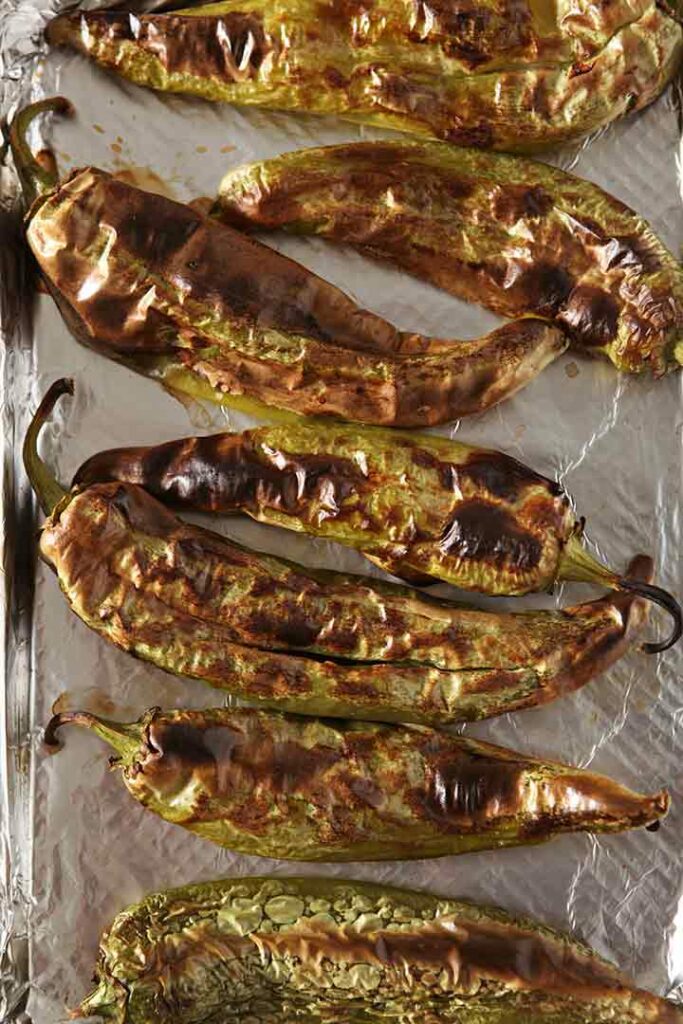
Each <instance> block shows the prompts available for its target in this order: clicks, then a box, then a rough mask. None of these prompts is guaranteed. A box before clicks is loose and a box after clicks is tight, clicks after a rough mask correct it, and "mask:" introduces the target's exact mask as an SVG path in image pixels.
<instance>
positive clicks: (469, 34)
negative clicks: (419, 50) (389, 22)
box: [409, 0, 531, 68]
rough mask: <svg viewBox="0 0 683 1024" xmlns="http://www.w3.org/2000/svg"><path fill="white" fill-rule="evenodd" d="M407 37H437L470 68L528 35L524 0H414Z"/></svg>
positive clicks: (424, 39)
mask: <svg viewBox="0 0 683 1024" xmlns="http://www.w3.org/2000/svg"><path fill="white" fill-rule="evenodd" d="M414 6H415V15H414V25H415V27H414V28H413V30H412V32H410V33H409V38H410V39H411V40H414V41H421V42H432V41H436V40H438V42H439V43H440V44H441V46H442V48H443V51H444V53H446V54H447V55H448V56H449V57H454V58H455V59H457V60H460V61H462V62H463V63H464V64H466V65H468V66H469V67H470V68H476V67H478V66H479V65H480V64H484V63H486V61H488V60H490V59H491V57H492V56H494V55H496V56H498V55H500V54H501V53H505V52H506V51H508V50H511V49H518V48H519V47H521V46H524V45H525V44H527V43H528V42H529V41H530V39H531V16H530V12H529V6H528V4H527V2H526V0H504V2H503V3H502V4H501V5H500V7H499V8H496V7H493V6H485V5H483V4H481V3H476V2H473V0H417V3H416V4H415V5H414Z"/></svg>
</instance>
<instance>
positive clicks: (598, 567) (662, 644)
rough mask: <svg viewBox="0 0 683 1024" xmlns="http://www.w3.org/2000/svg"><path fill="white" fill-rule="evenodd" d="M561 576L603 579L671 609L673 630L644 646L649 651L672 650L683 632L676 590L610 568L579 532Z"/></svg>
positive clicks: (566, 553) (611, 586)
mask: <svg viewBox="0 0 683 1024" xmlns="http://www.w3.org/2000/svg"><path fill="white" fill-rule="evenodd" d="M558 578H559V579H562V580H577V581H579V582H582V583H599V584H601V585H602V586H604V587H608V588H609V589H610V590H622V591H627V592H628V593H630V594H637V595H638V596H639V597H644V598H645V599H646V600H647V601H652V603H653V604H657V605H659V607H660V608H663V609H664V610H665V611H666V612H668V613H669V615H670V616H671V618H672V620H673V629H672V631H671V634H670V635H669V637H668V638H667V639H666V640H660V641H658V642H654V643H653V642H649V643H644V644H643V645H642V649H643V650H644V651H645V652H646V653H647V654H661V652H662V651H668V649H669V648H670V647H673V645H674V644H675V643H677V642H678V641H679V640H680V638H681V636H682V635H683V611H682V610H681V606H680V604H679V603H678V601H677V600H676V598H675V597H674V596H673V594H670V593H669V592H668V591H667V590H664V589H663V588H662V587H656V586H654V585H653V584H652V583H647V582H645V580H639V579H631V578H630V577H628V576H620V575H619V573H616V572H613V571H612V570H611V569H608V568H607V566H605V565H602V563H601V562H598V561H597V560H596V559H595V558H593V556H592V555H590V554H589V553H588V551H586V549H585V548H584V547H583V546H582V544H581V541H580V539H579V537H578V536H576V535H574V536H573V537H571V538H570V540H569V543H568V544H567V546H566V547H565V549H564V551H563V553H562V559H561V561H560V570H559V573H558Z"/></svg>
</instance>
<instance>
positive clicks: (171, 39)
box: [47, 0, 682, 150]
mask: <svg viewBox="0 0 683 1024" xmlns="http://www.w3.org/2000/svg"><path fill="white" fill-rule="evenodd" d="M556 10H557V13H555V11H556ZM593 12H594V13H593ZM47 38H48V41H49V42H51V43H53V44H57V45H59V44H66V45H69V46H72V47H75V48H76V49H78V50H80V51H81V52H82V53H85V54H87V55H88V56H90V57H91V58H93V59H94V60H95V61H97V62H98V63H99V64H101V65H102V66H104V67H106V68H109V69H111V70H114V71H116V72H117V73H118V74H120V75H122V76H123V77H125V78H128V79H129V80H131V81H133V82H135V83H136V84H138V85H143V86H149V87H151V88H154V89H159V90H162V91H164V92H180V93H188V94H191V95H196V96H201V97H203V98H205V99H208V100H222V101H227V102H232V103H238V104H246V105H259V106H266V107H275V108H280V109H284V110H301V111H305V112H310V113H317V114H336V115H339V116H342V117H347V118H352V119H355V120H360V121H366V122H369V123H373V124H378V125H380V126H383V127H387V128H398V129H400V130H402V131H409V132H414V133H418V134H422V135H428V136H432V137H435V138H439V139H443V140H445V141H447V142H452V143H456V144H458V145H475V146H480V147H484V148H494V149H518V150H528V149H540V148H545V147H548V146H552V145H556V144H557V143H559V142H563V141H566V140H568V139H574V138H578V137H580V136H582V135H585V134H587V133H588V132H591V131H594V130H595V129H597V128H599V127H601V126H603V125H605V124H608V123H609V122H611V121H613V120H614V119H615V118H618V117H620V116H621V115H623V114H625V113H627V112H628V111H630V110H634V109H635V110H637V109H640V108H642V107H644V106H646V105H647V104H648V103H651V102H652V101H653V100H654V99H655V98H656V97H657V96H658V95H659V93H660V92H661V91H662V89H663V88H664V87H665V86H666V84H667V83H668V81H669V80H670V79H671V77H672V75H673V74H674V71H675V69H676V66H677V64H678V61H679V58H680V53H681V40H682V34H681V28H680V26H679V25H678V23H677V22H676V21H675V20H674V19H673V18H671V17H670V16H669V15H668V14H667V13H666V12H665V11H663V10H660V9H659V8H658V7H657V6H656V5H655V4H653V3H647V2H645V0H636V2H634V3H631V2H628V0H621V2H617V3H610V4H600V5H593V8H592V13H591V14H589V15H586V13H585V12H584V11H583V10H582V11H580V12H579V11H576V10H575V9H571V8H570V7H568V6H567V7H566V9H565V6H564V5H561V6H558V7H557V9H555V8H552V9H551V8H549V7H548V6H547V5H545V4H543V5H538V4H533V3H531V2H529V0H521V2H516V0H515V2H507V0H485V2H484V3H482V4H480V5H478V6H477V7H476V8H473V7H472V5H471V4H466V3H463V2H458V3H455V4H452V3H449V4H444V3H442V2H440V0H437V2H435V3H429V4H420V5H415V4H413V3H409V2H407V0H389V2H387V0H383V2H382V3H381V4H380V3H372V2H368V3H355V2H353V3H346V2H343V0H331V2H329V3H326V2H319V0H297V3H296V4H292V3H289V2H287V3H285V2H283V0H279V2H272V0H252V2H251V3H249V4H247V5H245V4H244V3H242V2H241V0H228V2H224V3H217V4H208V5H203V6H199V7H194V8H191V9H189V10H185V11H176V12H173V13H171V14H149V15H139V16H138V15H134V14H130V13H127V12H112V11H84V12H80V11H79V12H75V13H73V14H70V15H63V16H60V17H58V18H56V19H55V20H54V21H53V22H51V23H50V25H49V26H48V29H47Z"/></svg>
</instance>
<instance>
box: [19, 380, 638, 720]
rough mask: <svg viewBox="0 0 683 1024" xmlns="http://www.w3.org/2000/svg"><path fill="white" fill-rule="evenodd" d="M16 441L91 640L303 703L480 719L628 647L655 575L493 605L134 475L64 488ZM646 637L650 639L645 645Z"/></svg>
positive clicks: (68, 592) (45, 540)
mask: <svg viewBox="0 0 683 1024" xmlns="http://www.w3.org/2000/svg"><path fill="white" fill-rule="evenodd" d="M66 388H67V384H66V383H65V382H63V381H60V382H58V383H57V384H56V385H53V388H52V389H51V391H50V392H49V393H48V395H47V396H46V398H45V399H44V401H43V404H42V407H41V409H39V410H38V413H37V414H36V418H35V420H34V423H33V426H32V427H31V430H30V431H29V433H28V435H27V438H26V444H25V449H24V459H25V464H26V468H27V472H28V475H29V477H30V479H31V481H32V483H33V486H34V488H35V490H36V493H37V494H38V497H39V499H40V501H41V504H42V507H43V509H44V511H45V512H46V513H48V515H49V518H48V520H47V522H46V523H45V525H44V527H43V530H42V534H41V541H40V548H41V554H42V556H43V558H44V559H45V561H46V562H47V563H48V564H49V565H50V566H51V567H52V568H53V569H54V570H55V572H56V573H57V576H58V578H59V583H60V586H61V588H62V590H63V591H64V594H65V596H66V598H67V600H68V601H69V604H70V605H71V607H72V609H73V610H74V612H75V613H76V614H77V615H78V616H79V617H80V618H81V619H82V620H83V621H84V622H85V623H86V624H87V625H88V626H90V627H91V628H92V629H94V630H95V631H96V632H97V633H99V635H100V636H103V637H105V638H106V639H107V640H109V641H110V642H111V643H114V644H116V645H117V646H118V647H121V648H123V649H124V650H127V651H130V652H131V653H132V654H135V655H137V656H138V657H140V658H143V659H144V660H146V661H150V662H152V663H153V664H155V665H158V666H160V667H161V668H163V669H166V670H167V671H169V672H173V673H174V674H176V675H186V676H191V677H193V678H196V679H200V680H203V681H204V682H207V683H209V684H211V685H212V686H215V687H219V688H222V689H226V690H229V691H230V692H232V693H234V694H236V695H237V696H239V697H242V698H244V699H246V700H249V701H252V702H260V703H262V704H264V705H267V706H270V707H276V708H281V709H283V710H286V711H295V712H301V713H304V714H312V715H314V714H318V715H332V716H336V717H342V718H366V719H379V720H383V721H392V720H401V721H408V722H420V723H432V724H439V723H445V722H456V721H463V720H468V719H476V718H485V717H488V716H490V715H496V714H501V713H502V712H505V711H513V710H516V709H519V708H524V707H531V706H533V705H536V704H541V703H544V702H545V701H548V700H552V699H554V698H555V697H558V696H560V695H562V694H564V693H567V692H570V691H571V690H574V689H577V688H578V687H580V686H583V684H584V683H586V682H587V681H588V680H589V679H591V678H593V677H594V676H595V675H597V674H598V673H599V672H600V671H602V670H603V669H604V668H606V667H607V666H608V665H610V664H611V663H612V662H613V661H615V660H616V659H617V658H618V657H620V655H621V654H622V653H623V652H624V651H625V649H626V648H627V646H628V644H629V642H630V640H631V638H632V636H633V634H634V632H635V631H636V630H637V628H638V627H639V625H640V623H641V622H642V620H643V618H644V614H645V601H644V600H643V599H642V598H639V597H637V593H638V591H639V590H640V589H641V587H645V589H647V580H648V579H649V578H650V574H651V572H652V563H651V561H650V560H649V559H647V558H644V557H643V556H640V557H639V558H637V559H635V560H634V562H633V563H632V565H631V566H630V577H629V578H630V579H631V580H632V581H633V582H632V584H631V586H630V589H629V590H627V591H625V592H623V593H618V594H616V595H614V596H612V597H609V598H603V599H602V600H599V601H593V602H591V603H589V604H584V605H578V606H577V607H575V608H569V609H566V610H564V611H561V612H550V611H542V612H524V613H521V614H510V613H502V614H494V613H492V612H481V611H477V610H475V609H472V608H463V607H459V606H456V605H452V604H449V603H446V602H444V601H436V600H433V599H432V600H430V599H428V598H426V597H423V596H421V595H418V594H416V593H415V592H414V591H411V590H408V589H407V588H405V587H397V586H395V585H393V584H386V583H382V582H380V581H378V580H369V579H366V578H363V577H361V576H351V575H345V574H343V573H335V572H322V571H317V572H316V571H313V570H310V569H304V568H302V567H301V566H297V565H294V564H293V563H291V562H287V561H284V560H282V559H278V558H273V557H272V556H268V555H263V554H257V553H254V552H250V551H247V550H245V549H244V548H241V547H239V546H238V545H236V544H234V543H232V542H230V541H228V540H226V539H225V538H223V537H220V536H218V535H217V534H214V533H211V532H209V531H208V530H203V529H200V528H199V527H196V526H191V525H189V524H187V523H183V522H182V521H180V520H178V519H177V518H176V517H175V516H174V515H172V514H171V513H170V512H169V511H167V510H166V509H165V508H164V507H163V506H162V505H160V504H159V503H158V502H157V501H156V499H154V498H153V497H151V496H150V495H149V494H147V492H146V491H144V490H142V489H141V488H140V487H137V486H135V485H133V484H117V483H114V484H101V485H93V486H90V487H87V488H86V489H85V490H80V491H79V490H75V491H72V492H71V493H67V492H66V491H65V490H64V489H63V488H62V487H60V485H59V484H58V483H57V482H56V480H55V479H54V477H53V476H52V474H51V473H50V472H49V470H48V469H47V467H46V466H45V465H44V464H43V463H42V462H41V461H40V459H39V458H38V455H37V452H36V443H37V434H38V431H39V429H40V424H41V423H42V421H43V418H44V417H46V416H47V415H48V412H49V409H50V408H51V405H52V404H53V403H54V401H55V400H56V398H57V396H58V395H59V394H60V393H62V392H63V391H64V390H65V389H66ZM653 647H654V645H652V644H650V645H648V647H647V648H646V649H649V650H651V649H653Z"/></svg>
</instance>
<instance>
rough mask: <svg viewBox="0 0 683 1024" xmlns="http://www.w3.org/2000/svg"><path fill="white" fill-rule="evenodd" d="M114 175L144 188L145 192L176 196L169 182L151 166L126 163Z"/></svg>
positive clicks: (168, 196)
mask: <svg viewBox="0 0 683 1024" xmlns="http://www.w3.org/2000/svg"><path fill="white" fill-rule="evenodd" d="M112 177H114V178H116V179H117V181H123V182H125V184H126V185H135V187H136V188H141V189H144V191H145V192H155V193H156V194H157V195H160V196H166V198H167V199H175V198H176V196H175V193H174V192H173V189H172V188H171V186H170V185H169V183H168V182H167V181H165V180H164V179H163V178H161V177H160V176H159V175H158V174H157V173H156V172H155V171H153V170H151V168H149V167H144V166H142V165H139V166H137V165H134V164H126V165H125V166H122V167H121V169H120V170H117V171H115V172H114V174H113V175H112Z"/></svg>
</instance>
